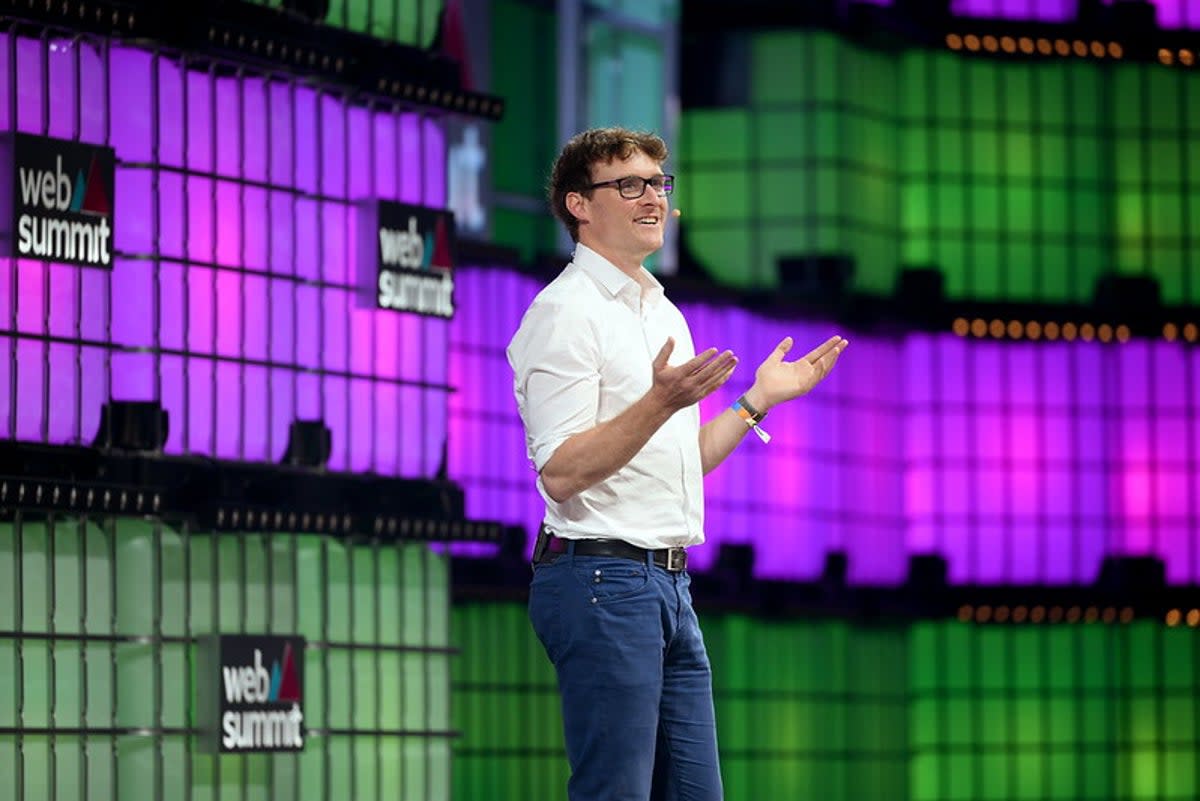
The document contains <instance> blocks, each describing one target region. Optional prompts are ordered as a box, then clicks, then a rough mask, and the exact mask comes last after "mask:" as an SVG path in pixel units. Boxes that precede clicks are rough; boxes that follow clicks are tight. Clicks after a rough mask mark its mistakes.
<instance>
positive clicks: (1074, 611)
mask: <svg viewBox="0 0 1200 801" xmlns="http://www.w3.org/2000/svg"><path fill="white" fill-rule="evenodd" d="M1079 614H1080V613H1079V607H1078V606H1072V607H1071V608H1070V609H1068V610H1067V622H1068V623H1078V622H1079Z"/></svg>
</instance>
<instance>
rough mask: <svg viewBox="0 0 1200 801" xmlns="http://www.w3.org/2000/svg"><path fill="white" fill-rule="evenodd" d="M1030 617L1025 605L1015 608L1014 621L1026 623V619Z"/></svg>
mask: <svg viewBox="0 0 1200 801" xmlns="http://www.w3.org/2000/svg"><path fill="white" fill-rule="evenodd" d="M1028 617H1029V610H1028V609H1026V608H1025V607H1024V606H1018V607H1017V608H1016V609H1014V610H1013V623H1024V622H1025V619H1026V618H1028Z"/></svg>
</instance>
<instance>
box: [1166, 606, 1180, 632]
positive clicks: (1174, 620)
mask: <svg viewBox="0 0 1200 801" xmlns="http://www.w3.org/2000/svg"><path fill="white" fill-rule="evenodd" d="M1179 619H1180V614H1179V610H1178V609H1172V610H1170V611H1169V612H1167V617H1166V623H1167V625H1168V626H1171V627H1172V628H1173V627H1175V626H1178V625H1179Z"/></svg>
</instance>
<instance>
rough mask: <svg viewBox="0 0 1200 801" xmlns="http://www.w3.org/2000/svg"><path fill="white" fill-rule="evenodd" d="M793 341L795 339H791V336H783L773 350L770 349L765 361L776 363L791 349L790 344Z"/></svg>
mask: <svg viewBox="0 0 1200 801" xmlns="http://www.w3.org/2000/svg"><path fill="white" fill-rule="evenodd" d="M794 343H795V340H793V339H792V338H791V337H784V338H783V339H782V340H781V341H780V343H779V344H778V345H776V346H775V350H773V351H771V355H770V356H768V357H767V361H773V362H776V363H778V362H781V361H783V357H784V356H786V355H787V352H788V351H789V350H791V349H792V345H793V344H794Z"/></svg>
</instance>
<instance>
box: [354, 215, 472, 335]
mask: <svg viewBox="0 0 1200 801" xmlns="http://www.w3.org/2000/svg"><path fill="white" fill-rule="evenodd" d="M359 214H360V215H361V216H360V222H359V253H360V256H359V258H360V259H361V262H360V266H361V272H362V276H363V284H364V285H368V286H370V287H372V293H373V295H374V299H373V302H372V303H370V304H369V305H372V306H374V307H376V308H380V309H392V310H394V311H407V312H415V313H417V314H423V315H427V316H431V317H447V318H449V317H453V316H454V262H455V253H454V243H455V231H454V215H453V214H451V213H450V212H447V211H442V210H440V209H431V208H427V207H425V206H409V205H406V204H403V203H393V202H391V201H387V200H376V201H370V202H369V203H366V204H364V205H362V206H360V207H359Z"/></svg>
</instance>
